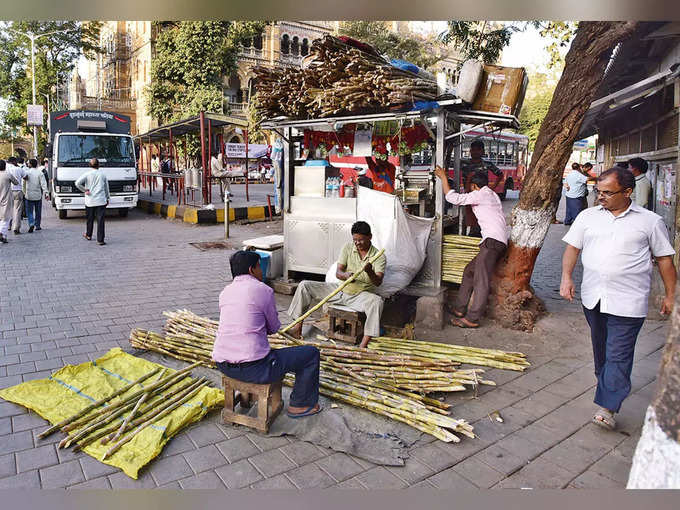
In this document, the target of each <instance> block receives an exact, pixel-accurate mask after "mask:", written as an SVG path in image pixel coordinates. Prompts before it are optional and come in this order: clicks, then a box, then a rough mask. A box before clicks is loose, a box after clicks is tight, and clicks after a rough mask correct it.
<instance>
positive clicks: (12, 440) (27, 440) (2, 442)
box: [0, 430, 33, 455]
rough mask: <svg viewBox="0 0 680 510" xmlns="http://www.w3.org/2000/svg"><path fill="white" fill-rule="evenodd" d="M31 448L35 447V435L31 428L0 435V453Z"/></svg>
mask: <svg viewBox="0 0 680 510" xmlns="http://www.w3.org/2000/svg"><path fill="white" fill-rule="evenodd" d="M29 448H33V435H32V434H31V431H29V430H25V431H23V432H16V433H14V434H7V435H6V436H0V455H1V454H3V453H12V452H19V451H21V450H27V449H29Z"/></svg>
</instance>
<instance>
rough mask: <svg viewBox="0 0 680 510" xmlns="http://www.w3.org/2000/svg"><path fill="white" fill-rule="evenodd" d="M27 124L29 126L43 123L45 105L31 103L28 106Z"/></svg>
mask: <svg viewBox="0 0 680 510" xmlns="http://www.w3.org/2000/svg"><path fill="white" fill-rule="evenodd" d="M26 121H27V122H26V124H28V125H29V126H42V125H43V106H42V105H41V104H29V105H27V106H26Z"/></svg>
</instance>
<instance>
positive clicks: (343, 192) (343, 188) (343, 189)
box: [340, 179, 345, 198]
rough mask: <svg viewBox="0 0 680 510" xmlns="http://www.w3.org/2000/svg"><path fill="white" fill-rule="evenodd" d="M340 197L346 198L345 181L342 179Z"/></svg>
mask: <svg viewBox="0 0 680 510" xmlns="http://www.w3.org/2000/svg"><path fill="white" fill-rule="evenodd" d="M340 198H345V182H344V181H343V180H342V179H341V180H340Z"/></svg>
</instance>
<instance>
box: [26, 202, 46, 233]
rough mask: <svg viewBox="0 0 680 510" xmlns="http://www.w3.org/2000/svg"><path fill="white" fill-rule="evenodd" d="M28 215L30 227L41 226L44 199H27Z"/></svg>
mask: <svg viewBox="0 0 680 510" xmlns="http://www.w3.org/2000/svg"><path fill="white" fill-rule="evenodd" d="M26 216H28V226H29V227H39V226H40V220H41V218H42V200H40V199H38V200H26Z"/></svg>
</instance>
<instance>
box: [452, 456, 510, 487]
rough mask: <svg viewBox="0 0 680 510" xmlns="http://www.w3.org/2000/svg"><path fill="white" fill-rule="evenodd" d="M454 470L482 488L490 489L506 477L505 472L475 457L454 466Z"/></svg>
mask: <svg viewBox="0 0 680 510" xmlns="http://www.w3.org/2000/svg"><path fill="white" fill-rule="evenodd" d="M453 470H454V471H455V472H456V473H458V474H459V475H460V476H462V477H463V478H465V479H467V480H468V481H470V482H472V483H473V484H475V485H476V486H477V487H479V488H480V489H488V488H489V487H491V486H493V485H495V484H496V483H498V482H499V481H501V480H502V479H503V478H505V475H504V474H503V473H501V472H499V471H497V470H495V469H494V468H492V467H491V466H489V465H488V464H485V463H484V462H482V461H481V460H478V459H476V458H475V457H470V458H469V459H465V460H464V461H462V462H459V463H458V464H456V465H455V466H453Z"/></svg>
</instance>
